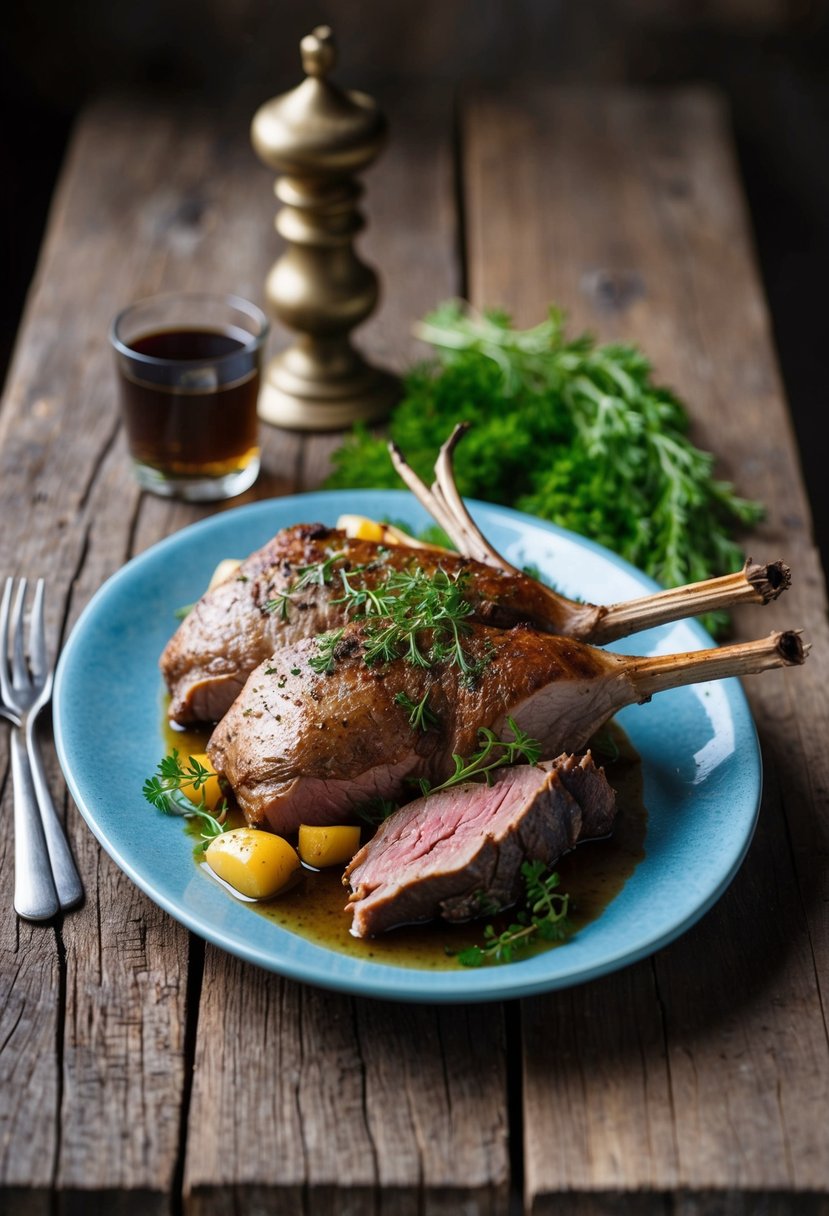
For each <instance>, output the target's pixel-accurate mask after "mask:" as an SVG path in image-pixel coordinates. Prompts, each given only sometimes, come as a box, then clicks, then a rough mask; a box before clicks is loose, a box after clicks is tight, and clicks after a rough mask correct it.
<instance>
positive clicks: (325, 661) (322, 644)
mask: <svg viewBox="0 0 829 1216" xmlns="http://www.w3.org/2000/svg"><path fill="white" fill-rule="evenodd" d="M344 633H345V629H331V630H329V631H328V633H322V634H320V635H319V637H318V638H317V653H316V654H315V655H314V656H313V658H310V659H309V660H308V666H309V667H310V668H311V669H312V671H315V672H317V674H318V675H325V676H330V675H331V672H332V671H333V670H334V667H335V666H336V663H337V653H336V651H337V644H338V643H339V642H341V641H342V636H343V634H344Z"/></svg>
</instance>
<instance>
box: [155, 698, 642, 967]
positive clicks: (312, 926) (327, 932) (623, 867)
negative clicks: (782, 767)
mask: <svg viewBox="0 0 829 1216" xmlns="http://www.w3.org/2000/svg"><path fill="white" fill-rule="evenodd" d="M208 737H209V736H208V734H207V733H200V732H197V731H181V730H176V729H173V728H172V727H170V726H169V725H167V724H166V714H165V743H166V744H167V750H168V751H170V750H171V749H172V748H173V747H176V748H178V750H179V752H180V754H182V755H185V756H186V755H190V754H196V753H199V752H203V751H204V750H205V746H206V744H207V739H208ZM591 746H592V750H593V756H594V759H595V760H596V763H597V764H601V765H603V767H604V769H605V772H606V774H607V779H608V781H609V782H610V784H611V785H612V787H613V788H614V789H615V791H616V799H617V807H618V811H617V815H616V824H615V827H614V831H613V835H612V836H610V837H608V838H607V839H605V840H595V841H588V842H586V843H585V844H581V845H579V846H578V848H576V849H573V851H572V852H571V853H569V854H567V855H566V856H564V857H562V858H560V859H559V861H558V863H557V865H556V867H555V869H556V870H557V871H558V874H559V878H560V880H561V881H560V884H559V888H558V889H559V891H561V892H563V893H566V894H568V895H569V896H570V907H569V913H568V919H569V921H570V925H571V927H572V934H571V936H574V935H575V934H577V933H578V931H579V930H580V929H582V928H583V927H584V926H585V925H587V924H589V923H590V922H591V921H594V920H596V919H597V918H598V917H599V916H601V914H602V912H603V911H604V910H605V908H606V907H607V906H608V904H609V903H610V902H611V900H612V899H613V898H614V897H615V896H616V895H618V893H619V892H620V891H621V889H622V887H623V886H624V885H625V883H626V881H627V880H628V878H629V877H630V875H631V874H632V873H633V871H634V870H635V868H636V866H637V865H638V864H639V862H640V861H641V860H642V858H643V857H644V855H645V850H644V842H645V831H646V828H647V819H648V815H647V810H646V809H645V805H644V802H643V797H642V768H641V763H640V761H639V756H638V755H637V753H636V751H635V750H634V748H633V747H632V746H631V744H630V742H629V740H628V739H627V736H626V735H625V733H624V731H622V729H621V728H620V727H618V726H616V725H615V723H610V725H609V726H606V727H605V728H604V729H603V731H602V732H601V734H600V735H599V736H597V737H596V739H595V740H593V741H592V744H591ZM243 822H244V820H243V819H242V818H241V817H240V818H239V820H238V823H237V822H236V821H235V820H234V824H233V826H241V825H242V824H243ZM189 830H190V831H191V834H192V835H193V838H194V840H198V839H199V828H198V826H197V824H196V823H195V821H190V824H189ZM194 860H195V863H196V864H197V865H198V866H200V867H201V866H203V865H204V853H203V851H202V849H201V847H196V848H195V849H194ZM206 881H210V879H209V878H207V879H206ZM232 898H233V896H232V895H231V894H229V893H228V899H232ZM347 898H348V892H347V890H346V888H345V887H344V886H343V884H342V877H341V871H340V869H339V868H336V869H334V870H322V871H314V870H308V869H306V870H304V872H303V875H302V878H301V880H300V881H299V882H298V883H297V884H296V885H295V886H294V887H292V888H291V889H290V890H288V891H286V892H284V893H282V894H281V895H277V896H276V897H275V898H274V899H272V900H269V901H267V902H265V903H250V904H248V905H247V906H248V907H249V908H250V910H251V911H252V912H254V913H255V914H256V915H258V916H262V917H264V918H265V919H266V920H269V921H272V922H273V924H276V925H279V927H280V928H282V929H286V930H288V931H289V932H291V933H296V934H298V935H299V936H300V937H304V938H306V939H307V940H308V941H310V942H313V943H314V945H317V946H323V947H325V948H326V949H329V950H336V951H338V952H339V953H342V954H348V955H351V957H352V958H356V959H365V960H366V961H368V962H375V963H383V964H386V965H388V966H395V967H416V968H418V969H420V970H426V971H447V970H450V971H454V970H458V969H463V968H462V966H461V964H460V963H459V962H458V961H457V959H456V958H455V957H454V956H455V955H456V954H457V953H458V952H459V951H461V950H464V949H466V948H467V947H469V946H475V945H481V944H482V943H483V929H484V925H486V924H488V923H491V924H493V925H494V927H495V929H496V932H499V933H500V932H501V931H502V930H503V929H506V928H507V926H508V925H509V924H510V923H511V921H512V920H513V919H514V912H515V910H514V909H512V910H508V911H506V912H504V913H502V914H500V915H498V916H494V917H486V918H483V919H481V920H477V921H470V922H469V923H467V924H464V925H448V924H445V923H443V922H441V921H436V922H432V923H430V924H427V925H408V926H404V927H403V928H400V929H394V930H392V931H391V932H390V933H386V934H384V935H382V936H380V937H376V938H369V939H368V940H362V939H360V938H356V937H352V936H351V934H350V932H349V926H350V924H351V916H350V914H349V913H347V912H346V911H345V910H344V909H345V903H346V899H347ZM559 945H566V940H565V941H564V942H562V943H557V942H539V943H538V944H537V945H534V946H530V947H529V948H528V949H526V950H522V951H521V952H520V953H519V954H517V955H516V959H520V958H530V957H532V956H533V955H535V954H540V953H543V952H545V951H547V950H553V949H556V948H557V946H559Z"/></svg>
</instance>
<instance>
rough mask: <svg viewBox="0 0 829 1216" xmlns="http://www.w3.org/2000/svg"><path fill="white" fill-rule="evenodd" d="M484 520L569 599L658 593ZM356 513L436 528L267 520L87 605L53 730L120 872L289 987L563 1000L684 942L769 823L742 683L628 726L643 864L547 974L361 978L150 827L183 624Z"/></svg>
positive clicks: (483, 514) (351, 505) (590, 553)
mask: <svg viewBox="0 0 829 1216" xmlns="http://www.w3.org/2000/svg"><path fill="white" fill-rule="evenodd" d="M472 510H473V514H474V516H475V518H476V520H477V522H478V524H479V525H480V526H481V528H482V529H483V531H484V533H485V534H486V535H487V536H488V537H489V539H490V540H491V541H492V542H493V544H494V545H495V546H496V548H498V549H499V550H500V551H501V552H502V553H504V554H505V555H506V556H507V557H508V558H509V559H510V560H511V561H512V562H513V563H515V564H517V565H521V564H524V563H527V562H532V563H535V564H536V565H537V566H538V567H539V568H540V569H541V570H542V571H543V572H544V574H545V575H546V576H547V577H548V578H549V579H551V580H552V581H553V582H554V583H555V585H556V587H557V588H558V589H559V590H560V591H562V592H564V593H565V594H566V595H569V596H574V597H579V598H583V599H588V600H592V601H594V602H597V603H611V602H613V601H616V600H620V599H629V598H633V597H635V596H638V595H642V594H644V593H647V592H649V591H651V590H653V589H654V587H655V584H654V583H652V582H651V580H650V579H648V578H646V577H645V576H644V575H643V574H641V573H639V572H638V571H637V570H635V569H633V568H632V567H631V566H629V565H628V564H627V563H625V562H623V561H621V560H620V559H619V558H617V557H615V556H614V555H613V554H611V553H609V552H607V550H605V549H602V548H601V547H599V546H598V545H595V544H591V543H589V542H587V541H584V540H582V539H580V538H578V537H576V536H574V535H572V534H570V533H567V532H564V531H562V530H561V529H558V528H555V527H552V526H551V525H549V524H545V523H541V522H539V521H538V520H535V519H531V518H529V517H527V516H524V515H520V514H519V513H517V512H515V511H508V510H505V509H502V508H499V507H494V506H490V505H487V504H484V503H477V504H474V503H473V504H472ZM344 511H351V512H354V511H359V512H360V513H362V514H366V515H370V516H374V517H378V516H386V517H389V518H393V519H402V520H407V521H408V522H409V523H411V524H413V525H414V526H415V527H418V528H419V527H422V526H424V525H425V523H426V522H427V517H426V515H425V513H424V512H423V511H422V509H421V508H420V506H419V505H418V504H417V503H416V502H415V500H414V499H413V498H412V497H411V496H410V495H409V494H406V493H404V492H397V491H394V492H392V491H388V492H387V491H380V490H375V491H359V492H345V491H337V492H330V493H317V494H306V495H301V496H298V497H294V498H281V499H276V500H273V501H270V502H261V503H255V504H253V505H251V506H247V507H240V508H238V509H236V510H232V511H229V512H227V513H225V514H221V515H216V516H213V517H212V518H210V519H207V520H205V521H203V522H202V523H199V524H195V525H194V526H193V527H190V528H186V529H185V530H184V531H182V532H179V533H177V534H176V535H175V536H171V537H169V538H168V539H167V540H164V541H161V542H160V543H159V544H157V545H155V546H154V547H153V548H152V549H150V550H148V551H147V552H146V553H143V554H142V555H141V556H140V557H138V558H136V559H135V560H134V561H132V562H130V563H129V564H128V565H126V566H125V567H124V568H123V569H122V570H119V572H118V573H117V574H116V575H114V576H113V577H112V578H111V579H110V580H109V582H107V583H106V584H105V585H104V586H103V587H102V588H101V590H100V591H99V592H98V593H97V595H96V596H95V597H94V598H93V599H92V601H91V602H90V604H89V606H88V607H87V609H86V611H85V612H84V614H83V616H82V617H81V618H80V620H79V621H78V624H77V626H76V627H75V629H74V631H73V633H72V636H71V638H70V639H69V642H68V644H67V646H66V648H65V650H64V652H63V655H62V657H61V661H60V665H59V668H58V673H57V681H56V685H55V697H54V716H55V730H56V739H57V747H58V754H59V756H60V761H61V764H62V766H63V771H64V773H65V774H66V779H67V781H68V783H69V788H70V789H71V791H72V795H73V797H74V799H75V801H76V802H77V804H78V806H79V808H80V810H81V813H82V815H83V816H84V818H85V819H86V821H87V823H88V824H89V827H90V828H91V829H92V831H93V832H94V834H95V835H96V836H97V838H98V840H99V841H100V842H101V844H102V845H103V846H104V848H105V849H106V850H107V852H108V853H109V854H110V856H111V857H112V858H113V860H114V861H115V862H116V863H117V865H119V866H120V867H121V869H123V870H124V871H125V872H126V873H127V874H128V875H129V876H130V878H132V880H133V881H134V882H136V883H137V884H138V886H139V887H141V888H142V890H144V891H145V892H146V893H147V894H148V895H149V896H150V898H151V899H153V900H155V902H156V903H157V904H159V905H160V907H162V908H164V909H165V910H166V911H167V912H169V913H170V915H171V916H174V917H175V918H176V919H177V920H180V921H181V922H182V923H183V924H185V925H187V926H188V928H190V929H192V930H193V931H194V932H196V933H198V934H201V936H202V937H205V938H207V939H208V941H211V942H214V943H215V944H216V945H218V946H221V947H222V949H224V950H228V951H229V952H230V953H232V954H236V955H238V956H239V957H241V958H243V959H247V960H249V961H250V962H253V963H257V964H259V965H260V966H262V967H266V968H270V969H271V970H273V971H278V972H281V973H282V974H283V975H287V976H291V977H292V978H294V979H298V980H304V981H307V982H309V983H313V984H320V985H323V986H326V987H330V988H337V989H342V990H345V991H348V992H355V993H361V994H364V995H367V996H374V997H385V998H394V999H399V1000H411V1001H483V1000H493V999H501V998H505V997H518V996H527V995H530V994H532V993H537V992H543V991H546V990H548V989H552V988H560V987H564V986H566V985H569V984H575V983H579V982H581V981H584V980H588V979H591V978H593V977H596V976H599V975H603V974H605V973H606V972H609V971H612V970H614V969H616V968H618V967H622V966H624V965H626V964H628V963H631V962H634V961H635V960H636V959H640V958H642V957H644V956H645V955H648V954H650V953H651V952H652V951H654V950H657V949H659V948H660V947H661V946H664V945H666V943H668V942H670V941H671V940H672V939H673V938H675V937H677V936H678V935H679V934H680V933H682V932H683V931H684V930H686V929H687V928H688V927H689V926H690V925H692V924H693V923H694V922H695V921H696V920H697V919H698V918H699V917H700V916H702V914H703V913H704V912H705V911H706V910H707V909H708V908H710V907H711V905H712V904H713V903H714V902H715V901H716V900H717V899H718V897H719V896H720V895H721V894H722V892H723V891H724V890H725V888H726V886H727V885H728V883H729V882H730V881H731V879H732V878H733V876H734V874H735V873H736V871H737V868H738V867H739V865H740V863H741V861H742V860H743V857H744V856H745V853H746V850H747V848H748V845H749V842H750V840H751V836H752V832H753V829H754V824H755V821H756V817H757V810H758V806H759V801H760V788H761V767H760V754H759V749H758V745H757V738H756V735H755V731H754V725H753V723H752V720H751V715H750V713H749V710H748V707H747V705H746V701H745V698H744V696H743V693H742V690H741V688H740V686H739V684H738V683H737V682H736V681H734V680H728V681H722V682H719V683H712V684H706V685H698V686H696V687H694V688H687V689H677V690H674V691H671V692H667V693H663V694H661V695H660V696H658V697H657V698H656V699H655V700H654V701H653V702H652V703H651V704H649V705H645V706H634V707H631V708H629V709H627V710H625V711H624V712H623V713H622V714H621V715H620V716H619V720H620V721H621V723H622V725H623V726H624V729H625V730H626V731H627V733H628V735H629V737H630V739H631V740H632V742H633V744H634V746H635V747H636V748H637V750H638V751H639V754H640V755H641V757H642V760H643V769H644V781H645V803H646V806H647V808H648V813H649V820H648V830H647V838H646V842H645V857H644V860H643V861H641V862H640V864H639V866H638V867H637V869H636V870H635V872H634V873H633V875H632V877H631V878H630V879H629V880H628V882H627V883H626V885H625V886H624V888H623V889H622V891H621V892H620V894H619V895H617V896H616V898H615V899H614V900H613V901H612V902H611V904H610V905H609V906H608V908H607V909H606V910H605V912H604V913H603V914H602V915H601V916H600V917H599V918H598V919H597V920H596V921H594V922H593V923H592V924H590V925H588V926H587V927H586V928H584V929H582V930H580V931H579V932H578V934H577V935H576V936H575V937H574V938H572V939H571V940H570V941H569V942H568V943H567V944H566V945H564V946H563V947H561V948H558V949H555V950H551V951H548V952H547V953H545V954H542V955H540V956H537V957H535V958H530V959H526V960H523V961H518V962H515V963H512V964H509V965H503V966H496V967H489V968H483V969H479V970H474V971H469V970H459V971H454V970H453V971H438V972H435V971H425V970H424V971H421V970H415V969H410V968H404V967H393V966H389V965H387V964H379V963H372V962H368V961H362V960H359V961H358V960H356V959H352V958H350V957H348V956H347V955H345V954H340V953H335V952H334V951H331V950H327V949H324V948H322V947H319V946H315V945H312V944H311V943H310V942H308V941H306V940H305V939H303V938H301V937H299V936H296V935H295V934H293V933H291V932H288V931H287V930H284V929H281V928H279V927H278V926H276V925H274V924H273V923H272V922H271V921H269V920H267V919H266V918H264V917H261V916H259V915H258V914H257V913H256V912H253V911H251V909H250V908H247V907H245V905H244V904H241V903H239V902H238V901H237V900H235V899H233V898H232V897H231V896H229V895H228V894H227V893H226V892H225V891H224V890H222V888H221V887H220V886H219V885H218V884H217V883H215V882H213V881H211V879H210V878H209V877H208V876H206V875H203V874H201V873H199V871H198V870H197V868H196V867H194V865H193V861H192V839H191V838H190V837H189V836H188V835H187V834H186V833H185V832H184V831H183V829H182V825H181V822H180V821H179V820H175V819H168V818H165V817H164V816H162V815H159V814H158V813H157V812H155V811H153V810H152V808H151V807H150V806H149V805H148V804H147V803H146V802H145V801H144V800H143V798H142V795H141V785H142V782H143V780H144V778H145V777H146V776H147V775H148V774H150V773H152V772H153V771H154V769H155V767H156V764H157V763H158V760H159V759H160V757H161V755H163V753H164V740H163V736H162V725H161V709H160V707H161V695H162V686H161V678H160V675H159V672H158V656H159V654H160V652H161V650H162V648H163V647H164V644H165V643H166V641H167V639H168V637H169V636H170V634H171V633H172V631H173V628H174V625H175V622H174V616H173V612H174V609H175V608H176V607H177V606H179V605H181V604H186V603H189V602H191V601H192V600H194V599H196V598H197V597H198V596H199V595H200V594H201V592H202V590H203V588H204V587H205V585H206V584H207V581H208V579H209V577H210V574H211V573H212V571H213V569H214V567H215V565H216V563H217V562H218V561H219V560H220V559H221V558H223V557H239V556H244V555H246V554H247V553H249V552H251V551H252V550H253V549H255V548H258V547H259V546H260V545H262V544H264V543H265V541H266V540H267V539H268V538H269V537H271V536H272V535H273V534H274V533H275V532H276V531H277V530H278V529H279V528H282V527H285V526H287V525H289V524H294V523H300V522H313V521H317V520H319V521H321V522H323V523H331V524H332V523H334V522H335V521H336V519H337V516H338V515H339V514H340V513H342V512H344ZM710 644H711V640H710V638H709V637H708V635H707V634H706V633H705V632H704V630H703V629H701V628H700V627H699V626H698V625H696V624H694V623H685V622H683V623H681V624H677V625H671V626H663V627H661V628H659V629H654V630H651V631H650V632H648V633H645V634H640V635H638V637H636V638H635V639H629V640H628V641H627V642H626V643H625V645H624V646H620V649H625V650H627V651H628V652H629V653H637V652H638V653H644V654H653V653H656V652H662V653H667V652H671V651H685V650H693V649H699V648H701V647H704V646H709V645H710ZM113 773H115V774H117V780H113V779H112V774H113ZM712 841H716V842H717V847H716V848H712V847H711V842H712Z"/></svg>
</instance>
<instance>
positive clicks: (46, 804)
mask: <svg viewBox="0 0 829 1216" xmlns="http://www.w3.org/2000/svg"><path fill="white" fill-rule="evenodd" d="M26 751H27V753H28V756H29V767H30V768H31V772H32V784H33V785H34V791H35V797H36V799H37V805H38V809H39V810H40V821H41V823H42V824H43V832H44V835H45V837H46V849H47V851H48V853H49V861H50V863H51V867H52V878H53V880H54V883H55V888H56V889H57V893H58V900H59V902H60V906H61V908H63V909H64V910H65V909H67V908H73V907H74V906H75V904H77V903H79V902H80V900H81V899H82V898H83V884H82V883H81V880H80V876H79V875H78V871H77V869H76V868H75V862H74V859H73V857H72V854H71V852H70V851H69V843H68V841H67V839H66V835H65V833H64V830H63V825H62V824H61V821H60V819H59V818H58V813H57V811H56V810H55V804H54V802H53V801H52V794H51V791H50V789H49V782H48V781H47V780H46V771H45V769H44V767H43V757H42V756H41V754H40V746H39V744H38V740H37V736H36V734H35V723H34V721H33V720H32V719H31V718H30V720H29V722H28V723H27V724H26Z"/></svg>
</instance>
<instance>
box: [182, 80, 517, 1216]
mask: <svg viewBox="0 0 829 1216" xmlns="http://www.w3.org/2000/svg"><path fill="white" fill-rule="evenodd" d="M393 132H394V134H393V138H392V141H391V145H390V148H389V150H388V152H387V153H386V154H385V156H384V158H383V160H382V161H381V162H380V164H379V166H378V168H377V170H376V171H375V172H374V174H373V175H372V180H371V183H370V187H369V195H368V199H369V206H370V211H371V213H372V220H371V227H370V228H369V233H368V237H367V239H366V242H365V245H366V249H365V253H366V256H367V258H369V259H371V260H373V261H374V262H375V263H376V264H377V266H378V267H379V269H380V270H381V273H382V275H383V277H384V282H385V292H384V296H385V300H384V304H383V309H382V311H381V313H380V314H379V315H378V316H377V318H376V319H375V320H373V321H372V322H371V323H370V325H368V326H367V327H366V333H365V336H364V337H361V338H360V339H358V340H359V341H361V342H362V343H363V345H364V346H365V347H366V348H367V349H370V351H371V355H372V357H374V358H376V359H380V360H384V361H386V362H388V363H389V364H390V365H391V366H393V367H400V366H401V365H402V364H403V363H405V362H406V361H408V360H409V359H411V358H412V356H413V353H414V352H413V346H412V341H411V338H410V336H409V335H410V329H411V324H412V322H413V320H414V319H415V318H416V317H417V316H419V315H420V314H421V313H422V312H424V311H426V310H427V309H428V308H429V307H430V306H431V305H432V304H433V303H434V302H435V299H436V298H438V297H441V296H443V295H451V294H453V293H455V292H457V290H458V287H459V279H458V272H457V263H456V257H455V250H454V247H453V237H454V234H453V225H452V223H451V214H452V181H451V173H450V169H451V161H450V147H449V133H450V121H449V108H448V104H447V99H446V98H445V97H434V98H433V99H432V100H431V101H430V102H429V103H428V104H426V105H423V104H422V103H421V105H420V107H419V108H418V109H415V108H414V107H412V108H411V109H410V110H409V109H407V107H406V106H404V105H401V110H400V115H399V117H398V118H397V119H394V118H393ZM248 188H249V190H250V191H251V192H255V191H260V192H262V193H264V194H265V195H266V196H267V194H268V190H267V182H265V181H262V182H259V180H258V179H254V178H251V179H250V181H249V184H248ZM337 442H338V439H337V437H336V436H316V437H310V438H308V439H307V440H306V441H305V443H304V445H303V452H302V461H301V467H300V473H299V476H300V487H301V488H302V489H310V488H313V487H315V486H317V485H318V484H319V483H320V481H321V480H322V479H323V478H324V476H325V473H326V472H327V469H328V462H329V457H330V453H331V451H332V450H333V447H334V446H335V445H336V443H337ZM355 509H357V510H359V503H356V504H355ZM252 1044H255V1048H252V1046H251V1045H252ZM481 1059H482V1060H483V1061H485V1063H484V1064H483V1065H481V1064H480V1063H479V1062H478V1061H479V1060H481ZM505 1093H506V1079H505V1051H504V1041H503V1019H502V1016H501V1012H500V1010H498V1009H497V1008H493V1009H490V1010H487V1011H472V1012H465V1011H460V1010H459V1011H448V1010H441V1011H436V1010H430V1009H407V1008H399V1007H397V1006H395V1005H391V1004H384V1003H378V1002H366V1001H362V1000H359V999H352V998H349V997H345V996H338V995H334V994H330V993H324V992H321V991H319V990H317V989H313V988H301V987H299V986H298V985H296V984H293V983H290V982H287V981H284V980H280V979H277V978H276V977H274V976H270V975H267V974H265V973H264V972H260V971H257V970H256V969H254V968H251V967H246V966H242V965H241V964H239V963H238V962H236V961H235V960H233V959H231V958H228V957H227V956H225V955H223V954H221V953H220V952H219V951H217V950H215V949H213V948H212V947H209V946H208V947H207V950H206V954H205V971H204V985H203V996H202V1001H201V1007H200V1014H199V1031H198V1040H197V1044H196V1070H195V1074H194V1085H193V1094H192V1101H191V1107H190V1118H189V1135H188V1140H187V1158H186V1169H185V1195H186V1210H187V1211H188V1213H192V1214H198V1216H202V1213H205V1214H206V1213H210V1214H211V1216H212V1214H214V1213H225V1212H227V1213H230V1212H235V1211H237V1210H240V1209H242V1208H244V1210H246V1211H248V1210H273V1209H274V1208H276V1207H278V1209H279V1210H280V1211H285V1212H304V1211H313V1212H314V1213H315V1214H316V1213H320V1214H321V1216H323V1214H324V1213H332V1214H334V1213H336V1214H338V1216H339V1214H340V1213H344V1212H348V1213H355V1214H357V1213H369V1212H370V1213H375V1212H384V1213H389V1214H391V1213H394V1214H395V1216H397V1214H398V1213H401V1214H405V1213H412V1214H414V1213H434V1216H438V1214H442V1213H446V1214H447V1216H448V1214H449V1213H454V1212H457V1211H458V1210H470V1211H475V1212H481V1213H488V1212H496V1211H502V1210H504V1208H505V1206H506V1192H507V1179H508V1155H507V1128H506V1115H505Z"/></svg>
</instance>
